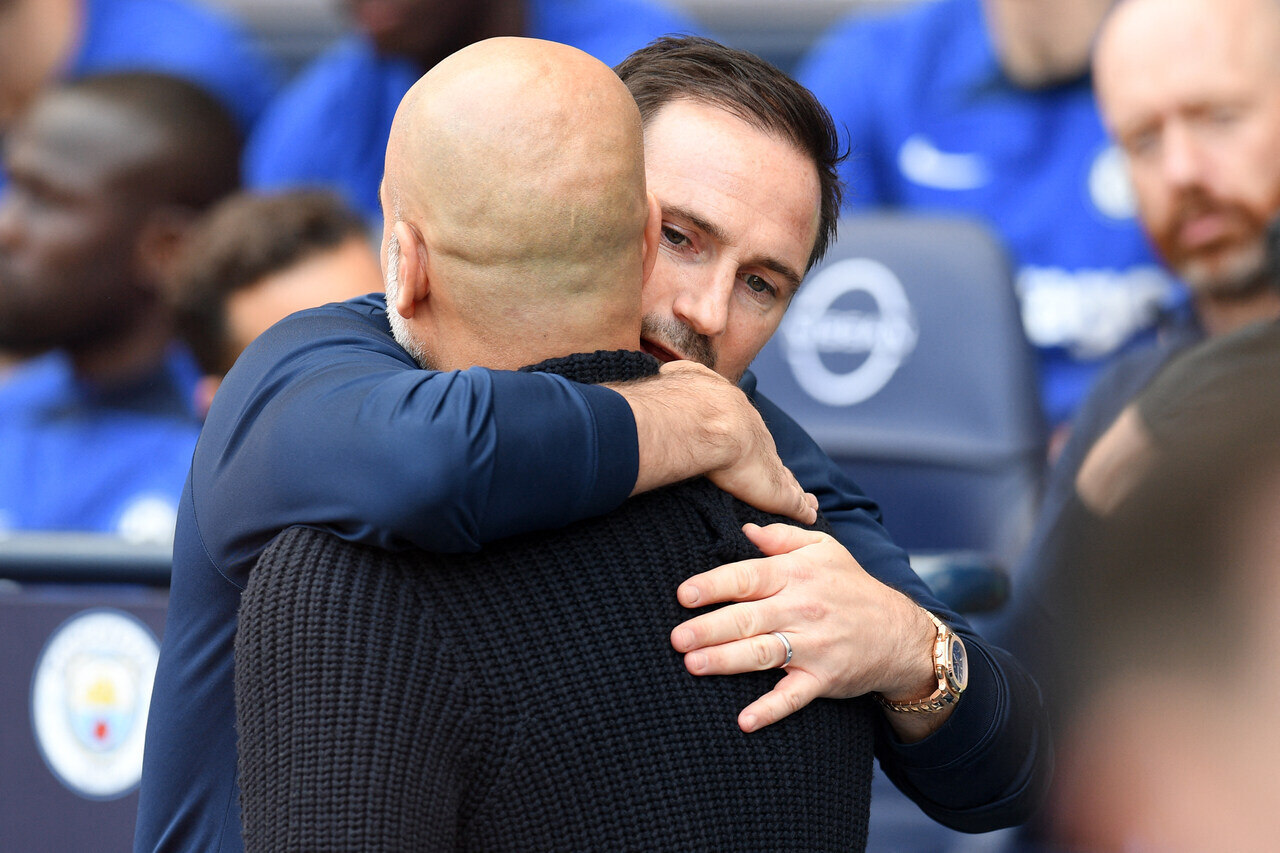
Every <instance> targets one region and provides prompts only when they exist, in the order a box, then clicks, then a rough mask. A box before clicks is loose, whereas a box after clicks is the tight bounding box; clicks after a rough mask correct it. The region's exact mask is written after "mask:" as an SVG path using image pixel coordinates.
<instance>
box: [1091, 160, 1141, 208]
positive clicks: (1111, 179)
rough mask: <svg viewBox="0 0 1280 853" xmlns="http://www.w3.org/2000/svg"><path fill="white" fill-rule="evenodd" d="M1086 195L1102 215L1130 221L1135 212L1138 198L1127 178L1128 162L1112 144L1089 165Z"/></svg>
mask: <svg viewBox="0 0 1280 853" xmlns="http://www.w3.org/2000/svg"><path fill="white" fill-rule="evenodd" d="M1089 198H1090V199H1091V200H1092V201H1093V206H1094V207H1095V208H1097V209H1098V211H1099V212H1100V213H1102V215H1103V216H1106V217H1107V218H1108V219H1114V220H1129V219H1133V218H1134V217H1135V216H1137V215H1138V200H1137V198H1136V197H1135V196H1134V193H1133V183H1132V182H1131V181H1130V180H1129V164H1128V162H1127V161H1126V160H1125V156H1124V152H1123V151H1121V150H1120V149H1119V148H1118V147H1116V146H1115V145H1108V146H1107V147H1106V148H1103V149H1102V150H1101V151H1100V152H1098V155H1097V156H1096V157H1095V158H1094V160H1093V165H1092V166H1090V168H1089Z"/></svg>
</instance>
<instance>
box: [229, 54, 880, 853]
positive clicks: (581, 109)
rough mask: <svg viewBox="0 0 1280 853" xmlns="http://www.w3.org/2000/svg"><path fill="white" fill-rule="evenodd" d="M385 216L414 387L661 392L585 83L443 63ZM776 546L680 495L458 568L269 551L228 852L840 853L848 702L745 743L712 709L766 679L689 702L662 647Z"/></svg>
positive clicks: (739, 509)
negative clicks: (694, 596)
mask: <svg viewBox="0 0 1280 853" xmlns="http://www.w3.org/2000/svg"><path fill="white" fill-rule="evenodd" d="M382 192H383V198H384V204H385V205H386V207H387V210H388V215H387V231H388V235H387V240H388V242H389V243H390V244H391V249H390V251H391V254H392V258H393V260H392V262H391V263H390V264H389V272H388V282H387V283H388V291H389V293H390V296H389V303H390V304H391V305H392V306H393V308H394V309H395V311H394V313H393V314H392V316H393V318H395V319H394V330H395V335H396V338H397V340H398V341H399V342H400V344H401V345H402V346H404V347H405V349H406V350H408V351H410V352H412V353H414V354H415V357H416V358H417V359H418V361H420V362H421V363H423V364H424V365H429V366H431V367H435V368H439V369H446V370H448V369H459V368H465V367H468V366H470V365H473V364H482V365H486V366H490V367H508V368H517V367H520V366H522V365H529V364H532V365H534V366H533V367H532V368H529V369H532V370H536V371H542V372H552V373H558V374H560V375H563V376H569V377H574V378H576V379H578V380H579V381H588V382H602V381H613V382H617V381H625V380H633V379H639V378H641V377H645V376H654V375H656V374H657V372H658V362H657V360H656V359H654V358H653V357H652V356H649V355H646V354H644V353H643V352H641V351H640V333H639V330H640V284H641V279H642V277H643V274H644V270H645V267H646V266H647V264H648V263H649V262H650V261H651V260H652V258H653V253H654V251H656V245H657V234H656V225H657V223H658V212H657V211H656V210H654V209H653V204H652V201H647V200H646V193H645V179H644V166H643V160H642V156H641V137H640V116H639V112H638V110H637V109H636V106H635V102H634V101H633V100H632V99H631V97H630V95H629V94H628V93H627V90H626V88H625V87H624V86H623V85H622V83H621V81H619V80H618V78H617V77H616V75H614V74H613V73H612V72H610V71H609V69H608V68H606V67H605V66H604V65H602V64H600V63H598V62H596V61H595V60H593V59H590V58H589V57H587V56H586V54H582V53H579V52H577V51H575V50H573V49H572V48H567V47H564V46H560V45H554V44H552V43H548V42H531V41H523V40H513V39H496V40H491V41H488V42H481V43H479V44H477V45H475V46H472V47H470V48H467V49H464V50H462V51H460V52H459V53H457V54H454V55H453V56H452V57H451V58H450V59H448V60H445V61H444V62H442V63H440V64H439V65H437V66H436V68H435V69H433V70H432V71H431V72H430V73H429V74H427V76H426V77H424V78H423V79H422V81H420V82H419V83H418V84H417V85H416V86H415V87H414V88H413V89H412V90H411V91H410V92H409V94H408V96H407V97H406V98H405V101H404V103H403V104H402V105H401V108H400V110H399V112H398V113H397V116H396V122H395V124H394V126H393V129H392V135H391V140H390V144H389V146H388V150H387V161H386V177H385V180H384V183H383V190H382ZM575 352H576V353H579V354H577V355H571V354H570V353H575ZM584 353H585V354H584ZM407 452H409V453H415V452H425V453H429V452H431V449H430V448H420V449H408V450H407ZM781 520H782V519H780V518H777V517H770V516H768V515H766V514H764V513H760V512H758V511H755V510H752V509H750V508H748V507H747V506H746V505H745V504H741V503H738V502H735V501H733V500H732V499H731V498H730V497H729V496H728V495H727V494H726V493H724V492H720V491H718V490H717V489H715V488H714V487H713V486H711V484H710V483H709V482H708V481H706V480H693V481H688V482H685V483H682V484H679V485H677V486H673V487H670V488H668V489H664V490H661V491H658V492H654V493H652V494H649V495H645V496H642V497H638V498H634V499H632V500H631V501H629V502H627V503H626V504H624V505H623V506H622V507H621V508H619V509H618V510H615V511H614V512H612V513H610V514H608V515H606V516H604V517H602V518H599V519H595V520H592V521H589V522H585V523H582V524H578V525H575V526H572V527H569V528H566V529H562V530H557V531H551V532H547V533H538V534H532V535H528V536H523V537H516V538H514V539H508V540H505V541H502V542H499V543H494V544H492V545H490V546H488V547H486V548H484V549H482V550H481V551H480V552H478V553H475V554H466V555H452V556H449V555H440V554H431V553H429V552H425V551H411V552H408V553H405V554H402V555H393V554H390V553H388V552H386V551H383V550H380V549H372V548H368V547H366V546H361V545H355V544H352V543H348V542H344V541H342V540H340V539H338V538H337V537H335V536H333V535H332V534H329V533H324V532H321V531H317V530H313V529H308V528H295V529H292V530H290V531H287V532H286V533H285V534H283V535H282V537H280V538H279V539H277V540H276V541H275V543H273V544H272V546H270V547H269V548H268V549H267V550H266V551H265V552H264V554H263V556H262V559H261V560H260V561H259V562H258V565H257V567H256V568H255V570H254V572H253V574H252V576H251V578H250V579H249V582H248V586H247V589H246V591H245V594H244V597H243V603H242V606H241V611H240V625H239V629H238V634H237V638H236V705H237V708H238V714H237V731H238V734H239V750H240V784H241V806H242V809H243V820H244V835H245V846H246V848H247V849H249V850H273V851H275V850H307V851H313V850H350V849H359V848H362V847H363V848H378V849H409V848H420V849H431V850H449V849H478V850H491V851H498V850H510V851H528V850H550V849H555V848H557V847H565V846H568V847H572V848H574V849H582V850H608V849H620V848H626V847H631V848H635V849H649V850H675V849H687V848H690V847H704V848H709V849H737V850H780V849H814V850H838V849H850V848H857V847H859V846H861V845H862V844H864V843H865V837H866V818H867V810H868V806H869V785H870V765H871V754H872V740H873V736H872V728H871V723H872V719H873V717H872V714H873V713H875V709H874V706H873V705H872V704H871V703H870V701H869V700H868V699H862V700H856V701H849V702H843V703H820V704H818V705H816V706H814V707H813V708H811V709H810V710H809V711H808V712H807V713H805V714H804V715H801V716H800V717H797V718H796V719H795V720H793V721H789V723H788V724H787V725H783V726H778V727H775V728H771V729H768V730H766V732H764V733H762V735H763V736H753V737H750V738H748V737H745V736H744V735H743V733H742V732H741V731H740V730H739V729H738V727H737V725H736V721H735V709H736V708H737V707H739V706H740V705H741V704H743V703H746V702H749V701H751V699H753V698H754V697H755V696H756V695H758V693H759V692H761V691H762V690H766V689H767V688H768V685H769V683H770V682H771V681H772V678H771V677H770V676H768V675H766V674H764V673H756V674H755V675H754V676H752V677H748V678H742V679H733V680H724V679H720V680H713V681H700V680H697V679H695V678H693V677H692V676H691V675H689V673H687V672H686V671H685V670H684V667H683V665H682V662H681V656H680V655H679V654H678V653H677V652H675V651H674V650H673V649H671V648H670V647H669V646H668V645H667V637H668V635H669V633H670V631H671V629H672V628H674V627H675V626H676V625H677V624H678V623H679V622H680V621H681V620H682V618H683V614H682V608H681V606H680V604H679V602H678V601H677V600H676V597H675V595H674V592H673V591H674V589H675V587H676V586H677V585H678V584H679V583H680V582H681V581H682V580H683V579H685V578H687V577H689V576H691V575H694V574H697V573H700V572H704V571H708V570H710V569H712V568H714V567H715V566H716V565H718V564H719V563H720V562H721V561H722V560H724V559H748V558H750V557H752V556H759V551H757V550H756V549H755V547H754V546H753V545H752V544H751V542H750V541H749V540H748V539H747V537H746V536H745V535H744V533H743V531H742V529H741V528H742V525H743V524H744V523H755V524H757V525H765V524H769V523H771V522H773V521H781ZM482 591H483V592H482ZM480 626H484V627H485V628H486V630H483V631H481V630H477V629H478V628H479V627H480ZM464 638H465V639H464ZM619 709H621V713H619ZM640 709H645V710H643V711H641V710H640ZM315 731H325V732H331V733H332V735H333V736H331V737H325V738H322V739H318V740H317V739H313V738H311V737H309V736H308V733H310V732H315ZM371 791H376V792H377V793H376V796H375V797H373V798H372V801H371V799H370V797H369V792H371ZM726 795H727V796H728V797H729V798H730V799H731V802H732V805H729V804H728V803H726V802H725V801H724V800H723V799H721V798H722V797H724V796H726ZM745 815H750V816H751V818H752V819H751V820H744V819H743V818H744V816H745Z"/></svg>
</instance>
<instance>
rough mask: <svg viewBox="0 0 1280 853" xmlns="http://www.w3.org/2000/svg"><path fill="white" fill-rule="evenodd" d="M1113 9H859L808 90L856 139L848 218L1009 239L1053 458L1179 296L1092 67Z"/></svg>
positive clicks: (1028, 2)
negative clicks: (1103, 108) (1101, 387)
mask: <svg viewBox="0 0 1280 853" xmlns="http://www.w3.org/2000/svg"><path fill="white" fill-rule="evenodd" d="M1112 3H1113V0H1072V2H1059V0H937V2H923V3H920V4H919V5H917V6H914V7H911V8H907V9H900V10H894V11H893V12H891V13H887V14H879V15H873V16H868V15H867V14H866V13H858V14H854V15H853V16H852V17H851V18H849V19H848V20H847V21H846V22H843V23H840V24H838V25H837V26H836V27H835V28H834V29H832V30H831V31H830V32H829V33H828V34H827V35H826V36H825V37H823V38H822V39H821V40H820V41H819V42H818V43H817V44H816V45H815V46H814V48H813V50H812V52H811V53H810V54H809V56H807V57H806V59H805V60H804V61H803V62H802V63H801V65H800V67H799V69H798V71H797V75H796V76H797V78H798V79H799V80H800V82H801V83H803V84H804V85H806V86H807V87H808V88H809V89H810V90H812V91H813V93H814V94H815V95H817V96H818V99H819V100H821V101H822V102H823V103H824V104H826V106H827V108H828V109H830V110H831V113H832V117H833V118H834V119H835V121H836V125H837V127H842V128H843V129H844V132H846V133H847V134H848V142H849V144H850V156H849V158H848V159H847V160H846V161H845V163H844V165H843V167H842V170H841V176H842V177H843V178H844V179H845V181H846V183H847V184H848V187H849V192H848V193H847V194H846V196H845V209H846V211H857V210H865V209H870V208H894V209H903V210H911V211H915V212H921V213H935V214H936V213H950V214H957V215H972V216H976V217H978V218H980V219H983V220H985V221H986V222H987V223H988V224H990V225H991V226H992V227H993V228H994V229H995V231H996V232H997V233H998V234H999V235H1000V236H1001V237H1002V238H1003V239H1004V242H1005V243H1006V245H1007V246H1008V248H1009V250H1010V253H1011V255H1012V260H1013V262H1014V264H1015V267H1016V281H1017V289H1018V295H1019V298H1020V300H1021V303H1022V314H1023V322H1024V326H1025V329H1026V332H1027V336H1028V338H1029V339H1030V341H1031V342H1032V343H1033V344H1034V345H1035V346H1036V347H1037V348H1038V351H1039V353H1040V361H1041V388H1042V398H1043V404H1044V409H1045V413H1046V416H1047V419H1048V422H1049V424H1050V425H1051V426H1052V427H1054V428H1055V429H1056V435H1055V442H1054V444H1053V447H1054V448H1055V449H1056V448H1057V447H1058V446H1060V443H1061V440H1062V439H1063V437H1065V432H1066V430H1065V424H1066V423H1067V422H1068V420H1069V418H1070V417H1071V415H1072V413H1073V412H1074V411H1075V409H1076V407H1077V406H1078V405H1079V403H1080V401H1081V399H1082V398H1083V397H1084V395H1085V393H1086V391H1087V390H1088V388H1089V386H1090V384H1091V383H1092V381H1093V380H1094V378H1095V377H1096V376H1097V374H1098V372H1099V370H1100V369H1101V368H1102V367H1103V366H1105V364H1106V363H1107V362H1108V360H1109V359H1110V358H1111V357H1112V356H1114V355H1115V354H1116V353H1118V352H1120V351H1122V350H1123V349H1124V348H1125V347H1126V346H1129V345H1131V344H1132V343H1134V342H1135V341H1136V340H1139V339H1145V340H1149V339H1151V338H1152V337H1153V336H1154V334H1153V329H1154V328H1155V326H1156V325H1157V317H1158V316H1159V314H1160V312H1161V310H1162V309H1164V308H1170V307H1173V306H1175V305H1177V304H1179V303H1180V302H1181V301H1182V296H1181V289H1180V288H1178V287H1177V286H1176V285H1175V284H1174V283H1173V281H1172V280H1171V279H1170V277H1169V276H1168V275H1167V274H1166V273H1165V272H1164V271H1163V270H1162V269H1161V268H1160V267H1159V266H1158V265H1157V264H1156V262H1155V260H1154V259H1153V257H1152V254H1151V249H1150V247H1149V245H1148V243H1147V241H1146V240H1145V239H1144V237H1143V234H1142V231H1141V229H1140V228H1139V227H1138V223H1137V221H1136V219H1135V207H1134V202H1133V195H1132V191H1131V189H1130V186H1129V183H1128V179H1127V176H1126V174H1125V168H1124V156H1123V155H1122V154H1121V153H1120V152H1119V151H1118V150H1117V148H1116V147H1115V146H1114V145H1112V144H1111V143H1110V141H1109V140H1108V139H1107V136H1106V133H1105V132H1104V130H1103V127H1102V124H1101V122H1100V121H1099V118H1098V114H1097V109H1096V107H1095V104H1094V98H1093V92H1092V90H1091V87H1090V76H1089V55H1090V48H1091V46H1092V44H1093V40H1094V35H1095V33H1096V31H1097V28H1098V26H1099V24H1100V22H1101V20H1102V18H1103V16H1104V15H1105V14H1106V13H1107V11H1108V9H1109V8H1110V7H1111V5H1112Z"/></svg>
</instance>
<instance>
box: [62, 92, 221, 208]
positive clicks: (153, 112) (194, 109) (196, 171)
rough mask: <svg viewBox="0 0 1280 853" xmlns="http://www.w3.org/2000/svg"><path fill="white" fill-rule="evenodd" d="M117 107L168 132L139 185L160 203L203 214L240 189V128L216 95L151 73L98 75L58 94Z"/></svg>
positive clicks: (141, 177)
mask: <svg viewBox="0 0 1280 853" xmlns="http://www.w3.org/2000/svg"><path fill="white" fill-rule="evenodd" d="M58 92H65V93H71V94H79V95H84V96H87V97H90V98H93V99H95V100H101V101H103V102H106V103H108V104H112V105H113V106H115V107H118V108H120V109H122V110H125V111H127V112H128V113H129V114H130V115H132V116H135V117H136V118H137V119H138V121H140V122H145V123H146V124H147V125H149V126H152V127H154V128H156V129H157V130H159V131H160V132H161V133H163V134H164V139H165V141H166V147H165V151H164V152H163V153H162V154H160V156H158V157H157V158H156V159H155V160H154V161H153V162H149V163H148V164H147V168H146V172H145V174H141V175H139V176H138V177H139V180H138V182H137V184H136V185H137V186H139V187H142V186H144V183H143V182H145V187H146V189H148V190H149V191H151V192H152V193H153V194H154V200H155V201H156V202H158V203H164V204H174V205H179V206H184V207H189V208H192V209H194V210H204V209H205V208H207V207H209V206H211V205H212V204H214V203H215V202H217V201H218V200H220V199H222V198H223V197H225V196H227V195H228V194H230V193H232V192H234V191H235V190H237V189H238V188H239V187H240V152H241V147H242V143H243V140H242V138H241V133H240V128H239V126H238V125H237V124H236V121H235V119H234V118H233V117H232V115H231V113H230V112H228V110H227V108H226V107H224V106H223V105H222V103H221V102H220V101H219V100H218V99H217V98H215V97H214V96H213V95H211V94H210V93H208V92H207V91H205V90H204V89H202V88H200V87H199V86H197V85H195V84H194V83H190V82H188V81H186V80H181V79H178V78H177V77H171V76H169V75H167V74H159V73H155V72H150V71H117V72H108V73H102V74H94V75H90V76H88V77H82V78H80V79H78V80H73V81H71V82H68V83H63V84H61V85H60V86H59V87H58V88H57V89H56V90H55V92H54V94H55V95H56V93H58Z"/></svg>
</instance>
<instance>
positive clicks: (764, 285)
mask: <svg viewBox="0 0 1280 853" xmlns="http://www.w3.org/2000/svg"><path fill="white" fill-rule="evenodd" d="M745 280H746V282H747V287H749V288H751V289H752V290H754V291H755V292H756V293H773V292H774V287H773V285H772V284H770V283H769V282H768V280H767V279H764V278H761V277H760V276H758V275H749V276H746V278H745Z"/></svg>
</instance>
